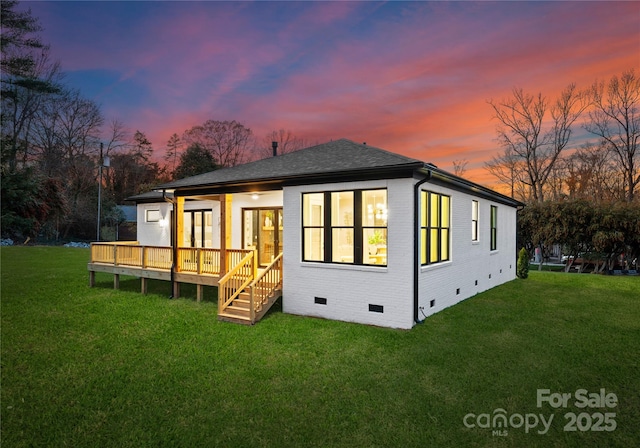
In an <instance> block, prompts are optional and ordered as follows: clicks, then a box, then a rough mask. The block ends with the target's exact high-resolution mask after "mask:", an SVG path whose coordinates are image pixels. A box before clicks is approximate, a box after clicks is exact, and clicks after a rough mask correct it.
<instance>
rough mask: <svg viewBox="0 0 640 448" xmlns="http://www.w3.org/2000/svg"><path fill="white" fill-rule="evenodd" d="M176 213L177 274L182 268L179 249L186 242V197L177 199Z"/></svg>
mask: <svg viewBox="0 0 640 448" xmlns="http://www.w3.org/2000/svg"><path fill="white" fill-rule="evenodd" d="M175 204H176V213H175V215H176V216H175V218H174V219H175V222H176V237H175V241H174V242H173V244H174V249H176V250H175V256H174V264H175V266H176V272H180V271H181V268H182V266H181V265H180V264H181V260H180V257H179V256H178V255H179V254H178V250H177V248H179V247H181V246H182V242H183V240H184V197H183V196H178V197H177V198H176V202H175Z"/></svg>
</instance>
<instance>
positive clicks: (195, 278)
mask: <svg viewBox="0 0 640 448" xmlns="http://www.w3.org/2000/svg"><path fill="white" fill-rule="evenodd" d="M175 251H176V253H177V257H176V263H174V248H172V247H162V246H141V245H139V244H138V243H137V242H116V243H92V244H91V260H90V261H89V263H88V265H87V269H88V271H89V286H91V287H93V286H94V285H95V273H96V272H105V273H109V274H113V286H114V288H116V289H117V288H119V286H120V275H129V276H133V277H138V278H140V290H141V292H142V293H143V294H146V292H147V286H148V281H149V279H154V280H165V281H170V282H172V291H173V297H179V295H180V284H181V283H191V284H195V285H196V286H197V288H196V290H197V300H198V301H200V300H201V299H202V294H203V286H216V287H218V318H219V319H220V320H227V321H231V322H238V323H245V324H254V323H255V322H257V321H258V320H260V319H261V318H262V317H263V316H264V314H265V313H266V311H267V310H268V309H269V308H270V307H271V306H272V305H273V303H275V301H276V300H277V299H278V298H279V297H280V296H281V295H282V254H280V255H279V256H278V257H276V259H275V260H274V261H273V262H272V263H271V265H269V266H268V267H267V268H266V269H264V270H262V269H261V270H258V267H257V266H258V265H257V254H256V251H254V250H245V249H227V250H226V257H221V256H220V255H221V251H220V249H210V248H191V247H184V248H177V249H175ZM221 258H222V259H223V260H224V259H226V263H225V264H226V266H224V268H223V269H221Z"/></svg>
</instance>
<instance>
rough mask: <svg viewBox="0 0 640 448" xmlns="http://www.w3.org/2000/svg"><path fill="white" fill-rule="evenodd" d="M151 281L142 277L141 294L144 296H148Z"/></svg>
mask: <svg viewBox="0 0 640 448" xmlns="http://www.w3.org/2000/svg"><path fill="white" fill-rule="evenodd" d="M148 286H149V279H147V278H145V277H140V292H141V293H142V294H146V293H147V291H148Z"/></svg>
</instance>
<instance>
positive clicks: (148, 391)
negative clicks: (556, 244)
mask: <svg viewBox="0 0 640 448" xmlns="http://www.w3.org/2000/svg"><path fill="white" fill-rule="evenodd" d="M0 255H1V257H2V260H1V261H2V302H1V306H2V308H1V312H2V328H1V331H2V333H1V336H2V340H1V342H2V353H1V354H2V357H1V367H2V370H1V372H2V396H1V413H2V414H1V417H2V420H1V421H2V434H1V435H2V443H3V446H7V447H22V446H25V447H26V446H55V447H61V446H72V447H94V446H100V447H110V446H113V447H126V446H131V447H140V446H153V447H160V446H168V447H174V446H176V447H177V446H184V447H206V446H225V447H244V446H246V447H261V446H263V447H303V446H314V447H341V446H344V447H372V446H380V447H396V446H397V447H414V446H443V447H447V446H451V447H463V446H505V447H521V446H527V447H529V446H539V447H547V446H558V447H564V446H579V447H587V446H594V447H595V446H620V447H629V446H637V445H638V443H639V442H640V278H638V277H635V278H634V277H613V276H596V275H577V274H563V273H548V272H540V273H539V272H531V275H530V277H529V278H528V279H527V280H524V281H522V280H516V281H513V282H511V283H509V284H506V285H503V286H501V287H498V288H495V289H493V290H491V291H488V292H486V293H483V294H480V295H477V296H476V297H474V298H472V299H469V300H467V301H465V302H463V303H461V304H459V305H457V306H455V307H452V308H449V309H447V310H445V311H443V312H441V313H439V314H437V315H435V316H432V317H430V318H428V319H427V320H426V321H425V323H424V324H422V325H418V326H416V327H415V328H414V329H413V330H411V331H399V330H390V329H383V328H375V327H369V326H365V325H357V324H348V323H341V322H332V321H325V320H320V319H313V318H305V317H298V316H290V315H285V314H282V313H281V312H280V310H279V309H278V308H277V307H276V309H274V310H272V311H270V313H269V314H268V315H267V317H266V318H265V319H264V320H263V321H261V322H260V323H258V324H257V325H255V326H253V327H245V326H241V325H235V324H230V323H222V322H218V321H217V320H216V303H215V301H213V300H211V298H212V297H213V296H214V294H215V290H214V289H208V290H206V292H205V294H206V295H207V297H208V298H209V300H205V301H203V302H201V303H197V302H196V301H195V290H194V289H192V288H183V294H184V297H183V298H181V299H179V300H168V295H169V289H170V288H169V285H168V283H162V282H155V283H153V282H152V284H151V287H150V291H151V292H150V294H148V295H146V296H144V295H141V294H140V293H139V292H138V288H139V281H138V280H135V279H126V278H125V279H122V280H121V286H122V289H121V290H119V291H115V290H113V289H112V277H111V276H109V275H106V274H105V275H101V274H98V275H97V282H98V284H97V286H96V287H95V288H89V287H88V274H87V271H86V263H87V261H88V258H89V252H88V250H85V249H73V248H69V249H66V248H55V247H8V248H7V247H5V248H2V250H1V251H0ZM601 388H604V389H605V392H606V393H615V394H616V396H617V399H618V405H617V406H616V407H615V408H586V409H580V408H578V407H576V405H575V401H576V400H575V398H574V394H575V392H576V391H577V390H579V389H586V390H587V391H589V392H599V391H600V389H601ZM538 389H550V390H551V392H561V393H570V394H571V397H572V398H571V399H570V400H569V401H568V405H567V407H566V408H562V407H560V408H558V409H554V408H551V407H550V406H549V404H547V403H545V404H543V405H542V407H540V408H538V407H537V402H536V394H537V390H538ZM498 408H502V409H504V410H505V413H506V414H507V417H508V418H510V419H511V420H512V421H513V423H514V425H516V426H517V425H518V422H519V420H518V418H519V415H522V416H524V417H523V418H529V419H531V421H532V422H533V417H532V415H533V414H536V415H540V414H541V415H543V417H544V418H545V419H546V420H548V419H549V418H550V417H551V416H553V420H552V422H551V424H550V429H549V431H548V433H547V434H543V435H542V434H538V433H537V431H538V430H542V429H543V427H542V424H541V423H540V424H539V426H538V427H537V428H535V429H531V430H529V432H528V433H527V432H526V431H525V427H524V426H522V427H519V428H513V427H509V428H507V435H506V436H500V435H492V428H479V427H474V428H468V427H467V426H465V424H464V422H463V419H464V418H465V416H466V415H467V414H469V413H473V414H476V416H477V415H480V414H483V413H488V414H490V415H491V416H493V415H494V411H495V410H496V409H498ZM568 412H574V413H575V414H576V415H579V414H580V413H585V414H584V415H583V416H582V417H581V420H579V422H578V423H580V425H581V426H580V427H582V428H583V429H585V428H587V427H592V426H591V425H589V426H587V423H589V422H588V421H587V419H588V420H593V422H595V421H596V420H597V419H598V418H599V417H598V415H597V414H598V413H603V414H604V413H607V412H614V413H615V417H614V418H613V420H614V422H615V424H616V425H617V426H616V428H615V430H613V431H576V432H565V431H563V429H564V426H565V424H566V423H567V422H568V420H567V419H566V418H565V414H566V413H568ZM514 415H515V417H514ZM567 418H568V417H567ZM467 421H468V422H477V420H476V419H475V418H474V417H470V420H469V419H468V420H467ZM481 422H482V419H481ZM603 426H605V425H603ZM606 426H607V427H609V428H611V427H612V426H611V425H610V424H609V425H606ZM497 429H501V428H497Z"/></svg>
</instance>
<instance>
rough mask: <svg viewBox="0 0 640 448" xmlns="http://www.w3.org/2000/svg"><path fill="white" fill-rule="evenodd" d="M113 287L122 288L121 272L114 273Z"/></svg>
mask: <svg viewBox="0 0 640 448" xmlns="http://www.w3.org/2000/svg"><path fill="white" fill-rule="evenodd" d="M113 289H120V274H113Z"/></svg>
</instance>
